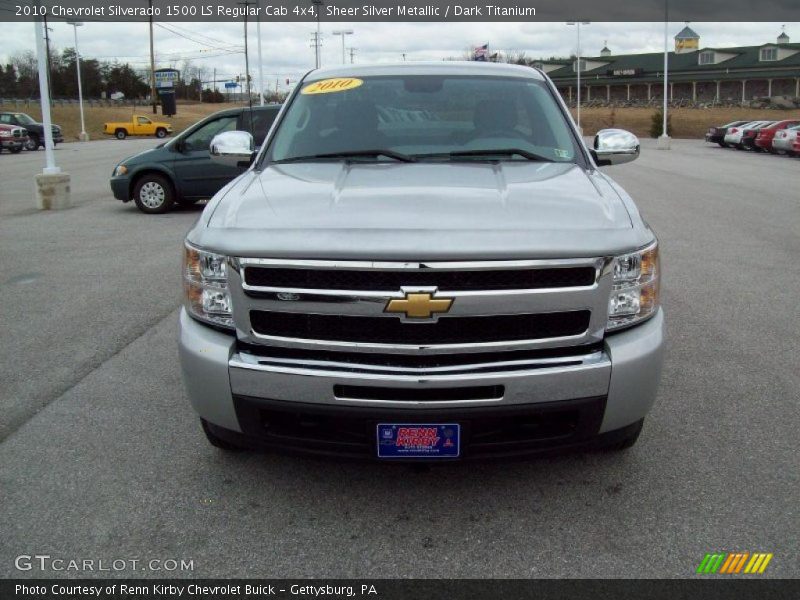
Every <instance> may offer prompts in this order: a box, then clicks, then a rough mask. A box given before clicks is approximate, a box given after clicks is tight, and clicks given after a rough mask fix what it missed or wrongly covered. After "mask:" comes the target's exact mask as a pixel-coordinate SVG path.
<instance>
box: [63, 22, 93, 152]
mask: <svg viewBox="0 0 800 600" xmlns="http://www.w3.org/2000/svg"><path fill="white" fill-rule="evenodd" d="M67 24H69V25H72V27H74V33H75V69H76V70H77V71H78V106H80V109H81V133H80V135H79V136H78V139H79V140H80V141H82V142H86V141H88V140H89V136H88V134H87V133H86V122H85V121H84V119H83V85H82V84H81V54H80V52H78V27H83V23H81V22H80V21H67Z"/></svg>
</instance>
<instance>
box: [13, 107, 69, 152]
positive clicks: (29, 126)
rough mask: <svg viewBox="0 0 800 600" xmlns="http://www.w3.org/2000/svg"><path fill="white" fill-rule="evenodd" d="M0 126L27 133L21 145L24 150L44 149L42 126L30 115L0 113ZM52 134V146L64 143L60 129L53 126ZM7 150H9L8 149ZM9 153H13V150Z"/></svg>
mask: <svg viewBox="0 0 800 600" xmlns="http://www.w3.org/2000/svg"><path fill="white" fill-rule="evenodd" d="M0 125H1V126H10V127H17V128H21V129H24V130H25V131H26V132H27V138H26V140H25V142H24V145H23V147H24V148H25V149H27V150H38V149H39V147H42V148H44V124H43V123H40V122H39V121H37V120H36V119H34V118H32V117H31V116H30V115H26V114H25V113H19V112H0ZM52 132H53V144H60V143H61V142H63V141H64V135H63V134H62V133H61V127H59V126H58V125H53V126H52ZM4 139H5V138H4ZM3 148H6V146H5V145H3ZM9 149H11V148H10V147H9ZM11 151H12V152H14V150H11Z"/></svg>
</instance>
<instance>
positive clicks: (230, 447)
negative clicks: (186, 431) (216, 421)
mask: <svg viewBox="0 0 800 600" xmlns="http://www.w3.org/2000/svg"><path fill="white" fill-rule="evenodd" d="M200 424H201V426H202V427H203V433H205V434H206V439H207V440H208V443H209V444H211V445H212V446H214V447H215V448H219V449H220V450H225V451H227V452H241V451H242V450H245V448H243V447H242V446H238V445H236V444H234V443H233V442H229V441H228V440H223V439H222V438H221V437H219V436H217V434H215V433H214V432H213V431H212V429H211V425H209V423H208V421H206V420H205V419H200Z"/></svg>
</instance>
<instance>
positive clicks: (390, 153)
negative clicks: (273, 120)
mask: <svg viewBox="0 0 800 600" xmlns="http://www.w3.org/2000/svg"><path fill="white" fill-rule="evenodd" d="M362 156H363V157H369V156H374V157H378V156H386V157H388V158H393V159H394V160H398V161H400V162H416V161H417V159H416V158H414V157H413V156H409V155H408V154H403V153H402V152H395V151H394V150H352V151H348V152H329V153H327V154H309V155H308V156H292V157H290V158H284V159H282V160H276V161H273V162H275V163H278V164H280V163H288V162H304V161H307V160H325V159H326V158H342V159H345V160H346V159H348V158H358V157H362Z"/></svg>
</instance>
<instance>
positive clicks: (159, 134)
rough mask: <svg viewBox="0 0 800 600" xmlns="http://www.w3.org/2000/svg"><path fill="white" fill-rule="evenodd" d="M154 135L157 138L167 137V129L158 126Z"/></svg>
mask: <svg viewBox="0 0 800 600" xmlns="http://www.w3.org/2000/svg"><path fill="white" fill-rule="evenodd" d="M156 137H157V138H165V137H167V130H166V129H164V128H163V127H159V128H158V129H156Z"/></svg>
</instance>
